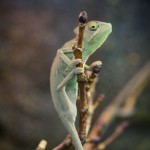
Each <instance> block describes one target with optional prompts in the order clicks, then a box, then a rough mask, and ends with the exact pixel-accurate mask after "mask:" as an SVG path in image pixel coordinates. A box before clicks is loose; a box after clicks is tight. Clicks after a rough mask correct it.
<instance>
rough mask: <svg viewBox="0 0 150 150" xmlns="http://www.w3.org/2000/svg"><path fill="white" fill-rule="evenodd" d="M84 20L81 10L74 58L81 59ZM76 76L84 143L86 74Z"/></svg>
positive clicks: (85, 15) (80, 134)
mask: <svg viewBox="0 0 150 150" xmlns="http://www.w3.org/2000/svg"><path fill="white" fill-rule="evenodd" d="M86 22H87V14H86V12H81V13H80V15H79V35H78V43H77V46H74V47H73V50H74V55H75V59H82V41H83V34H84V29H85V26H86ZM76 67H82V68H83V63H79V64H78V65H77V66H76ZM77 78H78V89H79V99H80V101H79V102H80V104H79V105H80V108H79V137H80V140H81V142H82V143H84V142H85V139H86V121H87V111H88V105H87V100H86V91H85V83H86V76H85V74H84V73H83V74H79V75H78V76H77Z"/></svg>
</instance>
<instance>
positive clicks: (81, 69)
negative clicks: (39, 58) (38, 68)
mask: <svg viewBox="0 0 150 150" xmlns="http://www.w3.org/2000/svg"><path fill="white" fill-rule="evenodd" d="M80 73H84V69H83V68H80V67H77V68H74V69H73V70H72V71H71V72H70V73H69V74H68V75H67V76H66V77H65V79H64V80H63V81H62V82H61V83H60V84H59V85H58V86H57V90H58V91H59V90H61V89H62V88H63V87H64V86H65V85H66V84H67V82H68V81H69V80H70V79H71V78H72V77H73V76H74V75H77V74H80Z"/></svg>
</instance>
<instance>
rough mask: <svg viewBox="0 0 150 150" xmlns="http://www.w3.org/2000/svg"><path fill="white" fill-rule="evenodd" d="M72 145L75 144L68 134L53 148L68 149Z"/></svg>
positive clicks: (56, 149) (54, 149) (55, 149)
mask: <svg viewBox="0 0 150 150" xmlns="http://www.w3.org/2000/svg"><path fill="white" fill-rule="evenodd" d="M72 146H73V144H72V140H71V138H70V135H67V136H66V138H65V139H64V140H63V141H62V142H61V143H60V144H59V145H57V146H56V147H55V148H53V149H52V150H67V149H70V147H72Z"/></svg>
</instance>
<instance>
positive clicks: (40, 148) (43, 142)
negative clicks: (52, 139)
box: [35, 140, 47, 150]
mask: <svg viewBox="0 0 150 150" xmlns="http://www.w3.org/2000/svg"><path fill="white" fill-rule="evenodd" d="M46 146H47V141H46V140H41V141H40V143H39V145H38V146H37V148H36V149H35V150H45V149H46Z"/></svg>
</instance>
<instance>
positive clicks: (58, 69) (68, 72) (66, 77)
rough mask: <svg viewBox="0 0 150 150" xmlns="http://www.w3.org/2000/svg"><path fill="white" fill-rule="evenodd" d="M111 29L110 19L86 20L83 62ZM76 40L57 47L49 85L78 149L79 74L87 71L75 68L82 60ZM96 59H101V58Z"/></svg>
mask: <svg viewBox="0 0 150 150" xmlns="http://www.w3.org/2000/svg"><path fill="white" fill-rule="evenodd" d="M111 30H112V27H111V24H110V23H104V22H99V21H90V22H88V23H87V25H86V28H85V32H84V37H83V48H82V49H83V52H82V53H83V54H82V56H83V59H82V61H83V64H84V65H85V63H86V61H87V59H88V57H89V56H90V55H91V54H93V53H94V52H95V51H96V50H97V48H99V47H100V46H101V45H102V43H103V42H104V41H105V40H106V38H107V37H108V35H109V34H110V33H111ZM77 31H78V29H77V28H76V29H75V33H76V34H78V32H77ZM76 42H77V39H76V38H75V39H73V40H71V41H69V42H67V43H65V44H64V45H63V46H62V48H61V49H58V51H57V55H56V57H55V59H54V61H53V64H52V67H51V72H50V89H51V95H52V99H53V103H54V106H55V108H56V110H57V112H58V115H59V116H60V118H61V120H62V122H63V124H64V126H65V127H66V129H67V131H68V132H69V134H70V135H71V138H72V141H73V143H74V145H75V148H76V150H83V147H82V144H81V142H80V139H79V137H78V134H77V131H76V128H75V125H74V123H75V119H76V116H77V108H76V99H77V91H78V86H77V77H76V75H77V74H80V73H83V72H84V69H83V68H80V67H77V68H76V65H77V64H78V63H80V62H81V60H80V59H76V60H75V59H74V54H73V50H72V46H73V45H74V44H75V43H76ZM96 63H100V61H97V62H96ZM91 66H93V65H91ZM89 68H90V67H89Z"/></svg>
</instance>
